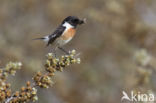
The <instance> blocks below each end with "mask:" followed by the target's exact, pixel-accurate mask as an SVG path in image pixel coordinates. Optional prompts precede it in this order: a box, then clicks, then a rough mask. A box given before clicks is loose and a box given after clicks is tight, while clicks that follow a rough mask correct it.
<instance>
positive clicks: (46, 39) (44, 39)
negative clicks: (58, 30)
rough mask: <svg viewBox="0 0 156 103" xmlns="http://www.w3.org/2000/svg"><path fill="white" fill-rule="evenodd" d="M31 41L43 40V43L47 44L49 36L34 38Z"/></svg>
mask: <svg viewBox="0 0 156 103" xmlns="http://www.w3.org/2000/svg"><path fill="white" fill-rule="evenodd" d="M32 40H43V41H45V42H48V41H49V36H45V37H41V38H34V39H32Z"/></svg>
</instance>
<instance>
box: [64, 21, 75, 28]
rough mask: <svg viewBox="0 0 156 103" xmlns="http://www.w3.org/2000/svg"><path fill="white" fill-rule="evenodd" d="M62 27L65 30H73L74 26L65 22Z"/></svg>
mask: <svg viewBox="0 0 156 103" xmlns="http://www.w3.org/2000/svg"><path fill="white" fill-rule="evenodd" d="M62 26H64V27H66V29H70V28H74V26H72V25H71V24H69V23H68V22H65V23H64V24H63V25H62Z"/></svg>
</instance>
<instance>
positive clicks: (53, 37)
mask: <svg viewBox="0 0 156 103" xmlns="http://www.w3.org/2000/svg"><path fill="white" fill-rule="evenodd" d="M64 30H65V27H64V26H59V27H58V28H57V29H56V30H55V31H54V32H53V33H52V34H51V35H49V41H48V44H47V46H48V45H49V44H52V43H53V42H54V41H55V40H56V38H58V37H60V36H61V35H62V33H63V32H64Z"/></svg>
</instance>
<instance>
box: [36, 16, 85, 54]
mask: <svg viewBox="0 0 156 103" xmlns="http://www.w3.org/2000/svg"><path fill="white" fill-rule="evenodd" d="M85 22H86V19H83V20H81V19H79V18H78V17H75V16H68V17H66V18H65V19H64V20H63V21H62V23H61V24H60V25H59V26H58V27H57V28H56V30H55V31H54V32H53V33H52V34H50V35H48V36H45V37H42V38H36V39H34V40H43V41H45V42H46V43H47V46H49V45H52V44H55V51H56V49H57V48H58V49H60V50H62V51H63V52H65V53H67V54H68V52H67V51H65V50H64V49H63V48H62V46H64V45H65V44H67V43H68V42H69V41H71V39H72V38H73V37H74V35H75V33H76V28H77V26H78V25H81V24H84V23H85Z"/></svg>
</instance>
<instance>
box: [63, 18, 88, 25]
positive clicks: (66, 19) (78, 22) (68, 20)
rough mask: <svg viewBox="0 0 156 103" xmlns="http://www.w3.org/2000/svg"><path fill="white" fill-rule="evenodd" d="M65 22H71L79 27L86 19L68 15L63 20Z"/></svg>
mask: <svg viewBox="0 0 156 103" xmlns="http://www.w3.org/2000/svg"><path fill="white" fill-rule="evenodd" d="M65 22H67V23H69V24H71V25H72V26H74V27H77V25H81V24H84V23H85V21H84V20H80V19H79V18H78V17H75V16H68V17H67V18H65V19H64V20H63V22H62V24H64V23H65Z"/></svg>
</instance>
